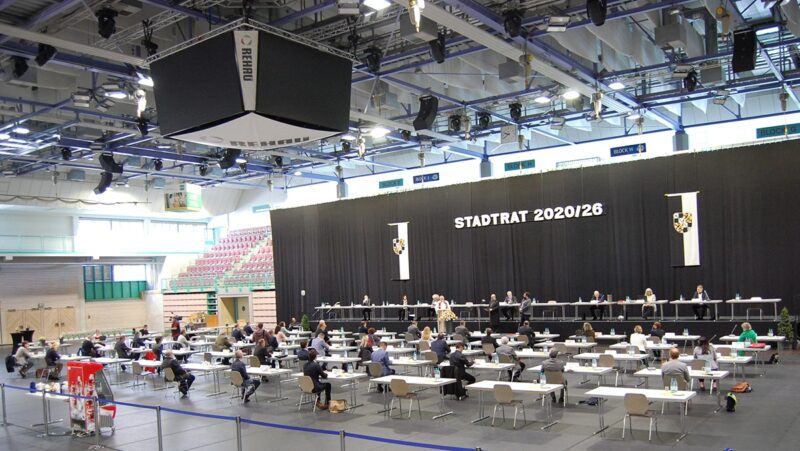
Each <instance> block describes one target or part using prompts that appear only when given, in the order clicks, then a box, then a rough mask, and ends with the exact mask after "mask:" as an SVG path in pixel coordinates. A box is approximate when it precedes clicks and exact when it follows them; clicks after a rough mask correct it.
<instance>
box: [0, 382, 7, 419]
mask: <svg viewBox="0 0 800 451" xmlns="http://www.w3.org/2000/svg"><path fill="white" fill-rule="evenodd" d="M0 398H2V404H3V424H0V426H8V418H7V416H6V384H0Z"/></svg>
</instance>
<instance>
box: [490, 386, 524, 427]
mask: <svg viewBox="0 0 800 451" xmlns="http://www.w3.org/2000/svg"><path fill="white" fill-rule="evenodd" d="M492 393H493V394H494V401H495V405H494V412H493V413H492V426H494V420H495V418H496V417H497V408H498V407H500V408H501V410H502V412H503V423H505V422H506V407H507V406H508V407H514V425H513V427H514V429H516V428H517V412H518V410H519V408H520V407H522V420H523V421H524V423H525V424H527V423H528V418H527V417H526V415H525V404H523V403H522V401H520V400H518V399H514V392H513V390H511V386H510V385H505V384H497V385H495V386H494V389H493V390H492Z"/></svg>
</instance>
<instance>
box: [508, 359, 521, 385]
mask: <svg viewBox="0 0 800 451" xmlns="http://www.w3.org/2000/svg"><path fill="white" fill-rule="evenodd" d="M517 365H519V368H517V367H514V368H511V369H510V370H508V380H509V381H511V380H513V379H514V373H517V372H518V373H517V374H518V375H522V372H523V371H525V362H522V361H519V362H517ZM517 377H519V376H517Z"/></svg>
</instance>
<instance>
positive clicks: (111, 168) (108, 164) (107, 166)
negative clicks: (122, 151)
mask: <svg viewBox="0 0 800 451" xmlns="http://www.w3.org/2000/svg"><path fill="white" fill-rule="evenodd" d="M99 160H100V166H102V167H103V170H104V171H106V172H111V173H114V174H122V165H121V164H119V163H117V162H116V161H114V156H113V155H111V154H110V153H104V154H101V155H100V158H99Z"/></svg>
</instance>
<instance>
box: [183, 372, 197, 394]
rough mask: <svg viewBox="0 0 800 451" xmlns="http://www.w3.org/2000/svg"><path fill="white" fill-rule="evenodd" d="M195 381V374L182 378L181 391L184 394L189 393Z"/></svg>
mask: <svg viewBox="0 0 800 451" xmlns="http://www.w3.org/2000/svg"><path fill="white" fill-rule="evenodd" d="M194 379H195V377H194V374H192V373H186V375H185V376H183V377H182V378H181V382H180V390H181V391H182V392H184V393H185V392H188V391H189V389H190V388H192V384H194Z"/></svg>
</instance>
